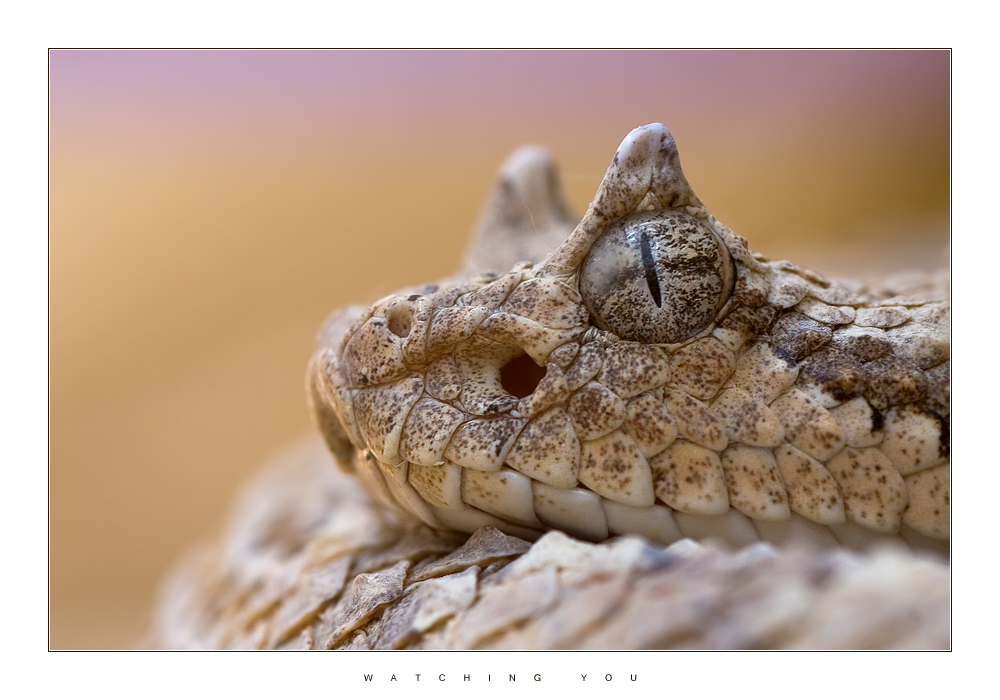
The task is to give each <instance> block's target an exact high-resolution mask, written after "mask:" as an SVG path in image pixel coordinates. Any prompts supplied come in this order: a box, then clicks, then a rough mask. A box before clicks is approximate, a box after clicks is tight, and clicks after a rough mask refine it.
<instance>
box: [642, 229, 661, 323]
mask: <svg viewBox="0 0 1000 700" xmlns="http://www.w3.org/2000/svg"><path fill="white" fill-rule="evenodd" d="M639 249H640V250H641V251H642V269H643V271H644V272H645V273H646V284H648V285H649V293H650V294H652V295H653V301H655V302H656V308H660V307H661V306H662V301H661V299H660V279H659V278H658V277H657V276H656V262H655V261H654V260H653V249H652V247H651V246H650V245H649V236H648V235H646V232H645V231H642V232H641V233H640V234H639Z"/></svg>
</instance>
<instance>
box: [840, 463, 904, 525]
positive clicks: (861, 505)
mask: <svg viewBox="0 0 1000 700" xmlns="http://www.w3.org/2000/svg"><path fill="white" fill-rule="evenodd" d="M826 467H827V469H828V470H829V471H830V474H832V475H833V478H834V479H836V481H837V485H838V486H840V491H841V493H842V494H843V497H844V508H845V511H846V513H847V517H848V518H849V519H850V520H852V521H854V522H856V523H858V524H859V525H863V526H864V527H866V528H868V529H871V530H875V531H876V532H886V533H894V532H897V531H898V530H899V524H900V514H901V513H902V512H903V509H904V508H905V507H906V503H907V495H906V494H907V489H906V484H905V483H904V482H903V477H902V476H900V475H899V472H897V471H896V469H895V467H893V466H892V462H890V461H889V458H888V457H886V456H885V455H884V454H882V453H881V452H879V450H877V449H876V448H874V447H864V448H860V449H856V448H854V447H845V448H844V449H843V450H841V451H840V452H839V453H837V454H836V455H835V456H834V457H833V458H832V459H831V460H830V461H829V462H827V464H826Z"/></svg>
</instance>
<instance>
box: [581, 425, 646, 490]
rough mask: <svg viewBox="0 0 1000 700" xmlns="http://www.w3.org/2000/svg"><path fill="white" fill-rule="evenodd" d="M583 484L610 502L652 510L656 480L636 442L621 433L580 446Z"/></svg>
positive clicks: (616, 431)
mask: <svg viewBox="0 0 1000 700" xmlns="http://www.w3.org/2000/svg"><path fill="white" fill-rule="evenodd" d="M579 478H580V483H582V484H584V485H585V486H586V487H587V488H589V489H591V490H592V491H594V493H597V494H599V495H601V496H603V497H605V498H607V499H609V500H612V501H615V502H617V503H622V504H624V505H628V506H636V507H643V506H651V505H653V501H654V500H655V497H654V496H653V478H652V475H651V473H650V470H649V464H648V463H647V462H646V458H645V457H643V455H642V452H640V450H639V446H638V445H636V443H635V440H633V439H632V438H631V437H629V436H628V435H626V434H625V433H623V432H622V431H621V430H615V431H614V432H612V433H610V434H608V435H605V436H604V437H600V438H597V439H596V440H589V441H586V442H584V443H583V444H582V445H581V446H580V475H579Z"/></svg>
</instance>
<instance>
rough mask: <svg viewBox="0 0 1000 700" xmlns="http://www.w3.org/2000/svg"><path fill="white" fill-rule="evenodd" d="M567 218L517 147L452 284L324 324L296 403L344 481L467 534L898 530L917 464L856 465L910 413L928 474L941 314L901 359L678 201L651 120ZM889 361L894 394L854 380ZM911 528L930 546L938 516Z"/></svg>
mask: <svg viewBox="0 0 1000 700" xmlns="http://www.w3.org/2000/svg"><path fill="white" fill-rule="evenodd" d="M567 212H568V207H566V206H565V204H564V203H563V201H562V199H561V196H560V194H559V187H558V180H557V178H556V177H555V171H554V168H553V166H552V164H551V161H550V160H549V159H548V158H547V156H545V155H543V154H542V153H541V152H540V151H538V150H537V149H530V150H528V151H521V152H519V153H518V154H515V156H514V157H513V158H512V159H511V160H510V161H508V164H507V165H506V166H505V167H504V169H503V170H502V171H501V176H500V179H499V183H498V186H497V190H496V192H495V194H494V196H493V200H492V202H491V204H490V206H489V207H488V209H487V211H486V213H485V214H484V216H483V223H482V224H481V226H480V229H479V231H478V232H477V234H476V236H475V239H474V245H473V248H472V250H471V251H470V253H469V256H468V258H467V262H466V264H465V266H464V268H463V270H462V271H461V272H460V273H459V275H457V276H456V277H455V278H453V279H450V280H445V281H443V282H439V283H435V284H429V285H425V286H421V287H414V288H410V289H405V290H401V291H400V292H398V293H396V294H392V295H390V296H387V297H385V298H383V299H381V300H379V301H377V302H376V303H375V304H374V305H372V306H370V307H368V308H361V307H354V308H351V309H348V310H345V311H342V312H338V313H337V314H335V315H334V316H333V317H331V319H330V320H329V321H328V322H327V324H326V325H325V326H324V328H323V330H322V331H321V333H320V336H319V341H318V344H317V349H316V352H315V354H314V355H313V358H312V360H311V362H310V368H309V373H308V387H309V396H310V401H311V405H312V408H313V413H314V415H315V416H316V420H317V423H318V425H319V428H320V431H321V432H322V433H323V435H324V437H325V438H326V441H327V444H328V445H329V447H330V449H331V450H332V452H333V453H334V454H335V455H336V456H337V457H338V462H339V463H340V464H341V466H342V467H343V468H345V469H347V470H349V471H351V472H353V473H355V474H356V475H357V476H358V478H359V479H361V481H362V482H363V483H364V484H365V486H366V487H367V488H368V490H369V492H370V493H372V494H373V495H374V496H375V497H376V498H378V499H379V500H381V501H382V502H384V503H385V504H387V505H389V506H391V507H393V508H395V509H396V510H398V511H401V512H403V513H405V514H408V515H410V516H414V517H416V518H417V519H419V520H421V521H423V522H424V523H427V524H428V525H430V526H432V527H435V528H441V529H453V530H459V531H464V532H472V531H474V530H476V529H478V528H479V527H481V526H483V525H493V526H495V527H498V528H500V529H502V530H505V531H506V532H509V533H511V534H516V535H519V536H523V537H528V538H534V537H537V535H538V534H539V533H540V532H542V531H544V530H545V529H548V528H551V527H557V528H560V529H563V530H565V531H567V532H569V533H571V534H574V535H577V536H580V537H584V538H587V539H592V540H600V539H603V538H606V537H608V536H609V535H610V534H615V533H629V532H630V533H639V534H644V535H647V536H649V537H651V538H653V539H657V540H660V541H666V542H669V541H673V540H675V539H677V538H679V537H680V536H682V534H683V532H684V530H683V528H687V529H688V530H690V529H691V528H692V527H694V528H695V529H697V528H699V527H702V526H703V525H704V523H705V522H708V521H707V520H704V519H706V518H708V519H712V518H715V519H716V521H712V522H717V521H718V522H722V523H723V524H722V525H720V526H719V527H722V528H723V529H727V531H734V528H735V530H736V531H741V532H742V531H746V532H754V533H756V532H758V531H761V529H762V528H764V527H765V526H760V527H757V526H755V525H754V523H765V524H773V523H785V524H786V525H783V527H786V530H788V531H789V532H790V531H792V530H794V533H795V536H797V537H814V538H815V537H818V538H820V539H822V537H823V536H824V535H823V534H817V533H819V532H821V531H822V532H823V533H825V536H826V537H830V535H829V533H828V532H827V531H825V530H823V528H821V527H820V526H823V527H837V526H841V527H847V528H848V529H850V528H851V527H855V528H856V527H858V526H860V527H861V528H862V529H868V530H870V531H874V532H877V533H895V532H897V531H898V530H899V529H900V522H901V517H902V518H903V520H906V517H905V516H904V515H903V513H904V510H905V509H906V508H907V505H908V502H910V501H913V499H912V498H908V487H907V484H906V483H905V482H904V478H903V475H904V474H905V473H906V471H907V469H908V468H910V467H912V465H910V463H909V462H910V461H912V460H911V457H912V455H910V456H907V457H904V456H902V454H901V453H900V451H899V450H897V451H896V453H893V456H895V457H896V458H898V460H902V461H903V462H906V465H904V468H903V469H900V467H899V465H898V464H895V463H894V462H893V461H892V459H891V458H890V456H887V455H886V453H884V452H879V451H878V450H872V449H871V448H873V447H874V446H875V445H879V444H882V442H883V441H884V439H885V436H886V426H885V425H884V423H885V421H884V418H885V416H883V415H882V410H885V409H890V408H891V407H892V406H895V405H896V404H900V403H906V404H908V405H911V406H913V405H916V408H913V409H912V410H911V412H910V413H906V414H905V415H903V413H899V415H898V416H897V418H898V420H897V423H898V424H899V426H902V427H903V428H904V432H906V431H909V432H908V433H907V435H910V436H911V437H912V435H911V434H916V435H918V438H919V439H925V441H930V442H931V443H933V445H937V449H938V451H937V452H935V453H934V456H932V457H931V456H929V457H927V458H926V459H923V461H922V462H921V465H920V469H916V470H915V471H921V472H922V470H924V469H927V468H928V467H935V466H937V465H939V464H941V462H942V461H945V460H946V456H947V450H946V448H945V447H943V446H942V445H943V441H944V442H946V436H945V437H944V438H942V435H944V432H946V428H943V427H941V426H943V424H941V425H939V426H938V428H939V429H936V428H935V427H934V426H933V425H931V423H933V420H931V423H928V419H927V417H928V416H933V415H937V416H938V417H940V412H935V411H934V410H933V409H934V408H935V407H936V408H938V409H941V408H942V406H944V404H946V403H948V400H947V399H946V398H944V397H942V396H937V397H936V398H934V397H932V396H930V395H929V394H930V393H933V392H929V390H928V386H930V384H929V383H928V381H927V380H926V378H925V377H924V376H923V372H924V370H926V369H930V368H932V367H937V366H940V365H941V363H942V362H946V361H947V359H948V350H947V339H946V338H945V340H944V350H943V351H942V344H941V342H940V337H939V336H940V333H938V335H937V336H935V335H934V333H935V332H938V331H940V327H941V321H940V318H939V316H940V314H939V315H938V316H937V317H934V318H932V316H933V313H931V312H928V314H927V315H926V316H925V318H924V320H923V321H920V320H918V321H917V326H919V329H920V333H921V336H920V337H921V343H923V345H922V346H921V347H922V350H921V352H923V353H924V355H922V356H921V357H920V358H919V360H918V358H914V357H910V356H907V352H910V351H911V350H912V347H911V346H913V344H912V343H909V344H908V343H907V342H904V341H902V340H900V341H899V342H897V343H896V344H895V345H894V343H893V338H892V337H890V335H889V334H888V333H886V332H884V331H882V330H881V329H880V328H878V327H877V324H876V326H865V327H855V326H852V325H851V322H852V321H853V320H854V317H855V314H856V309H857V308H859V307H865V308H868V309H874V308H880V307H879V306H878V305H879V304H880V303H881V302H878V301H877V299H876V296H875V295H873V294H870V293H866V292H865V291H864V290H863V289H862V288H861V287H857V286H855V287H844V286H838V285H835V284H832V283H831V282H829V281H828V280H825V279H823V278H822V277H820V276H818V275H815V274H814V273H810V272H807V271H804V270H800V269H799V268H797V267H795V266H794V265H790V264H788V263H769V262H768V261H767V260H766V259H764V258H762V257H760V256H755V255H753V254H752V253H751V252H750V251H749V249H748V247H747V243H746V241H745V240H744V239H743V238H741V237H739V236H737V235H735V234H734V233H733V232H732V231H730V230H729V229H728V228H726V227H725V226H723V225H722V224H721V223H720V222H718V221H717V220H716V219H715V218H714V217H713V216H712V215H711V214H710V213H708V211H707V210H706V208H705V207H704V205H703V204H702V202H701V200H700V199H699V198H698V197H697V196H696V195H695V194H694V192H693V190H692V189H691V187H690V185H689V184H688V182H687V180H686V178H685V177H684V173H683V171H682V169H681V166H680V160H679V156H678V153H677V148H676V145H675V143H674V139H673V137H672V136H671V135H670V133H669V131H667V129H666V128H665V127H664V126H663V125H662V124H650V125H647V126H644V127H640V128H638V129H635V130H634V131H632V132H631V133H630V134H629V135H628V136H627V137H626V138H625V140H624V141H623V142H622V144H621V146H619V148H618V150H617V152H616V154H615V156H614V158H613V160H612V162H611V165H610V166H609V168H608V170H607V172H606V174H605V176H604V179H603V180H602V182H601V184H600V187H599V188H598V191H597V193H596V195H595V197H594V200H593V202H592V203H591V204H590V206H589V208H588V210H587V212H586V213H585V215H584V216H583V217H582V219H581V220H580V221H579V222H578V223H577V224H576V225H575V226H573V225H572V224H571V223H570V217H569V215H568V214H567ZM550 246H551V247H550ZM517 257H526V258H527V260H520V261H517ZM486 265H490V266H492V267H494V268H495V269H493V270H492V271H488V270H486V269H484V267H485V266H486ZM875 313H876V314H877V313H878V312H875ZM907 313H908V314H909V315H908V316H907V321H909V320H911V317H912V316H913V314H912V313H909V312H907ZM883 315H884V314H883ZM934 319H937V320H934ZM935 324H936V325H935ZM883 325H884V324H883ZM869 330H871V331H878V332H868V331H869ZM911 330H913V328H912V327H911ZM838 331H841V334H840V336H839V337H835V335H836V333H837V332H838ZM924 331H927V333H924ZM880 333H881V335H879V334H880ZM911 337H912V334H911ZM927 338H932V340H930V341H928V340H927ZM897 340H898V339H897ZM876 346H877V347H876ZM897 346H898V347H897ZM879 348H881V349H879ZM908 348H909V349H908ZM897 349H898V350H899V352H895V351H896V350H897ZM890 350H892V351H893V352H894V355H893V361H894V362H895V364H893V371H895V372H896V373H897V375H898V376H897V379H899V381H897V382H895V383H894V384H893V385H892V387H891V388H889V389H888V390H884V389H885V388H884V387H883V390H882V393H883V394H885V391H889V393H893V392H896V394H895V395H894V398H886V397H885V396H882V395H881V394H879V391H880V390H879V389H877V388H875V387H876V385H877V384H878V378H877V377H874V376H871V375H872V373H871V372H868V371H866V368H865V367H864V363H865V362H871V361H874V360H878V359H884V358H885V357H886V356H887V354H889V351H890ZM942 352H943V355H942ZM824 353H825V354H824ZM865 353H867V355H866V354H865ZM911 354H912V352H911ZM862 356H863V357H862ZM817 358H818V359H817ZM907 382H909V383H907ZM921 382H923V384H921ZM883 384H884V382H883ZM904 386H909V387H910V389H912V392H913V394H912V395H907V396H906V397H905V401H904V400H902V399H900V398H899V396H898V394H899V393H900V392H903V393H905V390H904V389H902V388H900V387H904ZM935 386H937V385H935ZM880 396H881V398H879V397H880ZM855 400H856V401H855ZM838 410H839V413H838ZM945 410H950V404H949V405H948V407H947V409H945ZM893 415H894V416H896V414H893ZM935 425H937V424H935ZM914 431H916V432H914ZM935 440H936V442H934V441H935ZM933 445H931V446H929V447H928V448H927V450H926V452H927V454H929V453H930V452H933ZM838 459H839V460H840V461H837V460H838ZM894 467H895V468H894ZM883 469H885V470H886V471H884V472H883ZM861 472H864V473H865V474H877V475H878V476H882V477H883V480H882V481H878V480H877V479H876V478H875V477H871V478H868V477H863V476H859V474H861ZM939 476H940V475H939ZM859 479H860V481H859ZM925 480H926V479H925ZM940 481H941V480H940V479H938V480H937V481H935V482H934V483H933V484H931V483H929V482H928V483H927V484H923V485H921V486H920V488H921V489H923V492H927V493H929V492H930V490H932V489H933V488H938V490H940V485H941V483H940ZM923 492H922V493H923ZM929 497H930V496H928V498H929ZM935 497H936V496H935ZM925 500H926V499H925ZM926 506H927V504H926V503H925V504H923V506H921V507H922V508H924V510H926V509H927V508H926ZM922 517H923V516H920V517H916V516H914V517H911V518H910V520H911V521H913V522H918V521H919V522H918V527H919V528H922V529H921V532H923V533H924V535H927V536H931V537H940V536H941V531H942V527H943V526H942V520H941V518H940V517H938V518H937V520H935V521H934V522H933V523H927V522H924V520H926V519H924V520H921V518H922ZM720 518H721V519H723V520H718V519H720ZM723 521H724V522H723ZM734 523H735V524H734ZM788 523H792V524H791V525H788ZM766 527H770V525H767V526H766ZM740 528H742V530H740ZM755 528H756V529H755ZM803 533H805V534H803Z"/></svg>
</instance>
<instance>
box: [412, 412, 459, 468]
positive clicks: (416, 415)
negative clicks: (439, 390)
mask: <svg viewBox="0 0 1000 700" xmlns="http://www.w3.org/2000/svg"><path fill="white" fill-rule="evenodd" d="M469 418H470V416H468V415H467V414H466V413H464V412H463V411H459V410H458V409H456V408H452V407H451V406H449V405H448V404H445V403H441V402H440V401H435V400H434V399H429V398H423V399H420V400H419V401H417V402H416V403H415V404H414V405H413V408H411V409H410V412H409V414H408V415H407V416H406V422H405V423H404V424H403V430H402V433H401V435H400V440H399V453H400V455H402V456H403V458H404V459H406V460H408V461H410V462H413V463H414V464H424V465H432V464H440V463H441V462H442V461H443V460H444V450H445V448H446V447H447V446H448V443H449V442H450V441H451V437H452V435H454V434H455V431H456V430H457V429H458V426H459V425H460V424H461V423H463V422H465V421H466V420H468V419H469Z"/></svg>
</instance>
